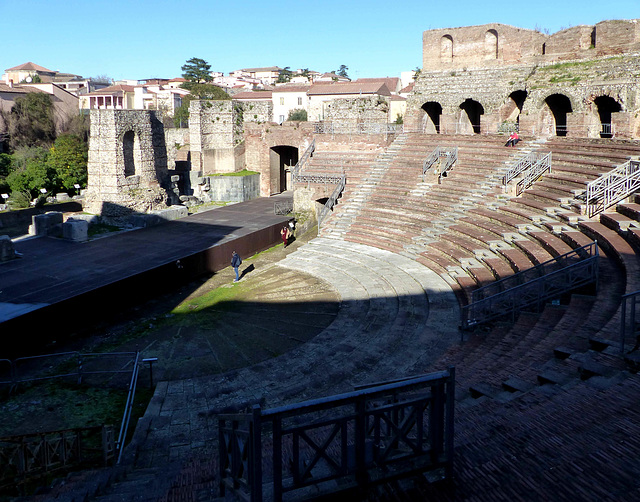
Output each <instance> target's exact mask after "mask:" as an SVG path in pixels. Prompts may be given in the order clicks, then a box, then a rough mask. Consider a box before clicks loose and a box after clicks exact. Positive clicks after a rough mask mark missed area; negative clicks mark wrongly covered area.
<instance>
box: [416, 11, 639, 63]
mask: <svg viewBox="0 0 640 502" xmlns="http://www.w3.org/2000/svg"><path fill="white" fill-rule="evenodd" d="M422 48H423V61H422V64H423V70H444V69H447V70H450V69H458V70H461V69H464V68H467V69H468V68H488V67H495V66H508V65H513V64H529V65H531V64H548V63H553V62H558V61H564V60H574V59H585V58H593V57H602V56H609V55H614V54H621V53H630V52H637V51H638V50H640V23H638V20H637V19H631V20H614V21H603V22H601V23H598V24H596V25H595V26H584V25H582V26H575V27H572V28H568V29H566V30H561V31H559V32H557V33H553V34H551V35H545V34H543V33H540V32H539V31H536V30H526V29H521V28H515V27H513V26H508V25H504V24H498V23H492V24H485V25H480V26H465V27H461V28H444V29H437V30H428V31H425V32H424V33H423V35H422Z"/></svg>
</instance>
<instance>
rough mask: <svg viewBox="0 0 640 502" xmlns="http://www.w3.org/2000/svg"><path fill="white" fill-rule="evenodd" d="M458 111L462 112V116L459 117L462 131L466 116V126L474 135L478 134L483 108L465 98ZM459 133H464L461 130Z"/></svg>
mask: <svg viewBox="0 0 640 502" xmlns="http://www.w3.org/2000/svg"><path fill="white" fill-rule="evenodd" d="M460 109H461V110H462V111H463V112H464V113H463V114H461V115H460V122H461V125H462V126H463V127H462V129H464V126H465V122H466V121H465V120H464V117H465V115H466V118H467V120H468V123H467V124H466V125H467V126H469V125H470V126H471V128H472V129H473V132H474V134H480V116H481V115H484V108H483V106H482V105H481V104H480V103H478V102H477V101H475V100H473V99H470V98H467V99H465V100H464V102H463V103H462V104H461V105H460ZM460 132H465V131H464V130H462V131H460Z"/></svg>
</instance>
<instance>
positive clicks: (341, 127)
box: [313, 122, 404, 134]
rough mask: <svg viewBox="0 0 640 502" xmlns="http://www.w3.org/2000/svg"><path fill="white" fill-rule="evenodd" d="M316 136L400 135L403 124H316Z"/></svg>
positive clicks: (402, 130) (314, 126)
mask: <svg viewBox="0 0 640 502" xmlns="http://www.w3.org/2000/svg"><path fill="white" fill-rule="evenodd" d="M313 128H314V132H315V133H316V134H400V133H402V132H404V125H403V124H381V123H376V122H362V123H357V124H356V123H339V122H338V123H336V122H316V123H314V125H313Z"/></svg>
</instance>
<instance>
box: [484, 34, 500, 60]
mask: <svg viewBox="0 0 640 502" xmlns="http://www.w3.org/2000/svg"><path fill="white" fill-rule="evenodd" d="M484 58H485V59H498V32H497V31H496V30H487V31H486V33H485V34H484Z"/></svg>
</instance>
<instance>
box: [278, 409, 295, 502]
mask: <svg viewBox="0 0 640 502" xmlns="http://www.w3.org/2000/svg"><path fill="white" fill-rule="evenodd" d="M293 472H294V473H295V472H297V471H296V470H295V468H294V471H293ZM273 500H275V501H276V502H280V501H281V500H282V418H280V417H279V416H276V417H274V419H273Z"/></svg>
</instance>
